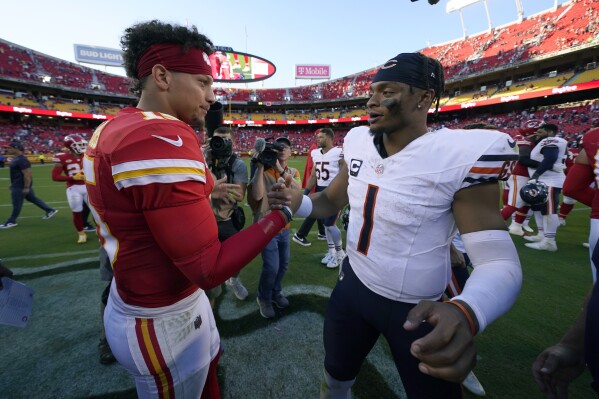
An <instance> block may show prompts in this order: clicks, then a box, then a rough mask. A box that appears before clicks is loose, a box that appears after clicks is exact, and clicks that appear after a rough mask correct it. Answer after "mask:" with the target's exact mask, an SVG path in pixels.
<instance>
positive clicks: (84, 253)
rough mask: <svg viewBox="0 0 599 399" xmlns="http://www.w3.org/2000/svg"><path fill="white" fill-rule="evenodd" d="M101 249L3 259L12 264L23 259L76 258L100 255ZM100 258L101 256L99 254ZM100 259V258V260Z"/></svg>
mask: <svg viewBox="0 0 599 399" xmlns="http://www.w3.org/2000/svg"><path fill="white" fill-rule="evenodd" d="M98 251H99V248H97V249H90V250H87V251H72V252H57V253H53V254H41V255H25V256H13V257H12V258H3V260H4V261H6V262H10V261H13V260H21V259H28V260H29V259H45V258H58V257H61V256H69V255H72V256H75V255H89V254H94V253H95V254H98ZM98 256H99V254H98ZM98 259H99V258H98Z"/></svg>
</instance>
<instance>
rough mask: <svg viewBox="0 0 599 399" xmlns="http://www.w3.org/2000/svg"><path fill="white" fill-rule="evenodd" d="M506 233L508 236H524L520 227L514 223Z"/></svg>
mask: <svg viewBox="0 0 599 399" xmlns="http://www.w3.org/2000/svg"><path fill="white" fill-rule="evenodd" d="M508 231H509V233H510V234H513V235H515V236H520V237H522V236H524V234H525V233H524V230H522V225H521V224H520V225H518V224H515V223H512V224H510V227H508Z"/></svg>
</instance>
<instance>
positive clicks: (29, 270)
mask: <svg viewBox="0 0 599 399" xmlns="http://www.w3.org/2000/svg"><path fill="white" fill-rule="evenodd" d="M94 261H95V262H98V264H99V258H98V257H93V258H81V259H76V260H68V261H65V262H58V263H53V264H51V265H46V266H40V267H19V268H11V270H12V271H13V272H14V274H15V275H17V276H25V275H28V274H33V273H37V272H43V271H46V270H52V269H59V268H61V267H66V266H74V265H80V264H83V263H89V262H94Z"/></svg>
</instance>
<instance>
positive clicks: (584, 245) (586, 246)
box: [582, 242, 590, 248]
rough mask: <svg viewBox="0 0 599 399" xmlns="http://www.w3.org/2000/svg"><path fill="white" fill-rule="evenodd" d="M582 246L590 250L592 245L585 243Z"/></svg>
mask: <svg viewBox="0 0 599 399" xmlns="http://www.w3.org/2000/svg"><path fill="white" fill-rule="evenodd" d="M582 246H583V247H585V248H590V245H589V243H588V242H583V243H582Z"/></svg>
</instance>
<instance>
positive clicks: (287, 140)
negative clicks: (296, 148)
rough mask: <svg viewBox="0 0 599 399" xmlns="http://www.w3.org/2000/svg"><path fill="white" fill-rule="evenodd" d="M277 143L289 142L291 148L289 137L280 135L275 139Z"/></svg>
mask: <svg viewBox="0 0 599 399" xmlns="http://www.w3.org/2000/svg"><path fill="white" fill-rule="evenodd" d="M275 141H276V142H277V143H283V144H287V145H288V146H289V148H291V141H289V139H288V138H287V137H279V138H278V139H276V140H275Z"/></svg>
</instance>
